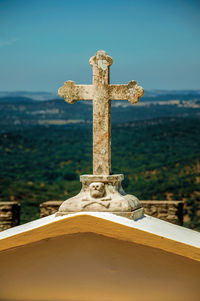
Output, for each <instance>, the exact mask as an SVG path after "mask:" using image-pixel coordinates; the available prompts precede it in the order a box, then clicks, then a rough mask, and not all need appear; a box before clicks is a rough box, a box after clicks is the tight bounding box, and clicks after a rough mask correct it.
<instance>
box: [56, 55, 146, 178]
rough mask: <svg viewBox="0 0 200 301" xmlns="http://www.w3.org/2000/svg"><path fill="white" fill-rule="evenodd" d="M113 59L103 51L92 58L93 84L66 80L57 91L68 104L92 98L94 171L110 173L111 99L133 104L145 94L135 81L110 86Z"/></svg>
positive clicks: (96, 173) (99, 173) (98, 173)
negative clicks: (79, 83)
mask: <svg viewBox="0 0 200 301" xmlns="http://www.w3.org/2000/svg"><path fill="white" fill-rule="evenodd" d="M112 62H113V61H112V58H111V57H110V56H108V55H107V53H106V52H105V51H103V50H100V51H97V53H96V55H95V56H93V57H91V59H90V64H91V65H92V67H93V84H92V85H76V83H75V82H73V81H66V82H65V83H64V86H63V87H61V88H60V89H59V91H58V93H59V95H60V96H61V97H63V98H64V99H65V101H67V102H68V103H74V102H76V101H77V100H93V174H94V175H110V172H111V100H112V99H113V100H128V101H129V102H131V103H132V104H135V103H137V102H138V100H139V99H140V97H142V96H143V94H144V91H143V88H142V87H140V86H138V84H137V82H136V81H130V82H129V83H128V85H110V76H109V75H110V74H109V68H110V66H111V65H112Z"/></svg>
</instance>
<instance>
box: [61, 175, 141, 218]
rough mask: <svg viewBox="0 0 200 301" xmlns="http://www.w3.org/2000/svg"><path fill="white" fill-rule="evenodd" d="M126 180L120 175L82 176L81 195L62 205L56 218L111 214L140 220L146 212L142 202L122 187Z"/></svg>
mask: <svg viewBox="0 0 200 301" xmlns="http://www.w3.org/2000/svg"><path fill="white" fill-rule="evenodd" d="M123 179H124V176H123V175H122V174H119V175H82V176H80V181H81V183H82V189H81V191H80V193H79V194H78V195H76V196H74V197H72V198H70V199H68V200H66V201H64V202H63V203H62V205H61V206H60V208H59V210H58V212H57V213H56V216H61V215H66V214H69V213H74V212H80V211H89V212H91V211H92V212H95V211H98V212H110V213H114V214H116V215H121V216H124V217H127V218H130V219H138V218H140V217H142V216H143V214H144V211H143V208H142V205H141V203H140V201H139V200H138V199H137V198H136V197H135V196H133V195H131V194H126V193H125V192H124V190H123V188H122V186H121V181H122V180H123Z"/></svg>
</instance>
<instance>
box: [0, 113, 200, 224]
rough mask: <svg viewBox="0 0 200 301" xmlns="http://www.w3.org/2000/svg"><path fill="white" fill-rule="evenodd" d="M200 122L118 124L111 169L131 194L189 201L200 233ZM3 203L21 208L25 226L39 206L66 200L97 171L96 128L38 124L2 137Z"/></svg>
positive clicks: (190, 217)
mask: <svg viewBox="0 0 200 301" xmlns="http://www.w3.org/2000/svg"><path fill="white" fill-rule="evenodd" d="M199 129H200V120H199V119H190V118H164V119H161V118H160V119H154V120H151V121H138V122H132V123H129V124H127V125H124V124H123V125H120V124H116V125H114V126H113V129H112V170H113V172H114V173H124V174H125V181H124V183H123V187H124V188H125V190H126V192H128V193H132V194H135V195H136V196H137V197H139V198H140V199H143V200H144V199H157V200H163V199H168V200H169V199H176V200H182V199H184V200H185V201H186V205H187V206H186V209H185V225H186V226H188V227H190V228H194V229H200V220H199V218H200V206H199V204H200V189H199V188H200V135H199ZM0 169H1V176H0V200H1V201H8V200H18V201H20V202H21V204H22V221H21V222H22V223H24V222H27V221H30V220H33V219H35V218H38V217H39V204H40V203H41V202H44V201H48V200H65V199H66V198H69V197H71V196H73V195H74V194H76V193H78V192H79V190H80V183H79V175H80V174H85V173H91V172H92V131H91V128H90V127H89V128H81V127H79V128H69V127H64V126H50V127H43V126H34V127H31V128H25V129H23V128H21V129H18V130H17V129H16V128H15V129H14V130H12V129H9V130H5V129H4V130H3V132H2V133H1V135H0Z"/></svg>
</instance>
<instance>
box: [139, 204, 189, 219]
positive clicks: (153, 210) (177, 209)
mask: <svg viewBox="0 0 200 301" xmlns="http://www.w3.org/2000/svg"><path fill="white" fill-rule="evenodd" d="M141 203H142V205H143V207H144V212H145V213H146V214H148V215H151V216H153V217H157V218H159V219H162V220H164V221H167V222H170V223H173V224H177V225H183V205H184V202H183V201H151V200H150V201H141Z"/></svg>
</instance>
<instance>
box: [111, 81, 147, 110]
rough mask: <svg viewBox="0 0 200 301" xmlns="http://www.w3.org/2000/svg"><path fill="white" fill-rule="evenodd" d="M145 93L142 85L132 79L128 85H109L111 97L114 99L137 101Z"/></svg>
mask: <svg viewBox="0 0 200 301" xmlns="http://www.w3.org/2000/svg"><path fill="white" fill-rule="evenodd" d="M143 95H144V90H143V88H142V87H140V86H138V84H137V82H136V81H134V80H132V81H130V82H129V83H128V85H109V98H110V99H113V100H128V101H129V102H130V103H132V104H134V103H137V102H138V101H139V99H140V97H142V96H143Z"/></svg>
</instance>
